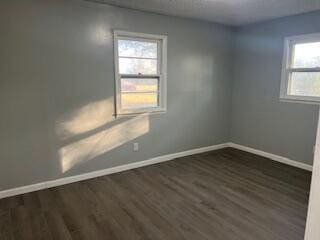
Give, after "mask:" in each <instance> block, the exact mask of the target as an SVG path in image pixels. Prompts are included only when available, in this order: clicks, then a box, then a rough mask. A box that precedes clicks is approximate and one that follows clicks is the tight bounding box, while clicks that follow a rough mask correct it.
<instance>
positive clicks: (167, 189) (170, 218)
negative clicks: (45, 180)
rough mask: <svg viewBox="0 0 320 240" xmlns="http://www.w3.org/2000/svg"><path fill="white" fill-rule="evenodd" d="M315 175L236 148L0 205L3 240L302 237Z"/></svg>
mask: <svg viewBox="0 0 320 240" xmlns="http://www.w3.org/2000/svg"><path fill="white" fill-rule="evenodd" d="M310 180H311V174H310V173H309V172H307V171H304V170H301V169H297V168H294V167H290V166H287V165H284V164H280V163H277V162H274V161H270V160H269V159H266V158H264V157H260V156H256V155H253V154H250V153H246V152H243V151H240V150H235V149H231V148H228V149H223V150H218V151H214V152H209V153H202V154H198V155H194V156H188V157H183V158H179V159H175V160H174V161H170V162H165V163H161V164H157V165H152V166H147V167H143V168H139V169H134V170H130V171H126V172H122V173H117V174H113V175H109V176H104V177H100V178H96V179H92V180H87V181H83V182H78V183H74V184H69V185H65V186H61V187H56V188H52V189H46V190H42V191H38V192H33V193H28V194H24V195H20V196H15V197H11V198H7V199H2V200H0V239H1V240H2V239H3V240H25V239H26V240H28V239H32V240H37V239H41V240H42V239H46V240H60V239H63V240H87V239H88V240H93V239H95V240H100V239H101V240H128V239H129V240H212V239H215V240H303V235H304V228H305V222H306V213H307V207H308V197H309V187H310Z"/></svg>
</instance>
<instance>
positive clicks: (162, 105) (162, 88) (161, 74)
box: [113, 30, 167, 116]
mask: <svg viewBox="0 0 320 240" xmlns="http://www.w3.org/2000/svg"><path fill="white" fill-rule="evenodd" d="M113 33H114V66H115V86H116V99H115V101H116V116H120V115H136V114H141V113H164V112H166V111H167V36H165V35H155V34H146V33H138V32H128V31H121V30H114V31H113ZM119 39H131V40H137V41H139V40H140V41H143V40H145V41H148V42H150V41H151V42H157V43H158V56H157V57H158V73H157V74H152V75H147V74H143V75H137V74H120V73H119V55H118V40H119ZM124 77H129V78H143V77H144V78H148V77H151V78H158V79H159V100H158V101H159V106H158V107H154V108H139V109H122V108H121V78H124Z"/></svg>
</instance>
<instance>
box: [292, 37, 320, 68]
mask: <svg viewBox="0 0 320 240" xmlns="http://www.w3.org/2000/svg"><path fill="white" fill-rule="evenodd" d="M293 52H294V55H293V67H294V68H314V67H320V42H313V43H302V44H295V45H294V50H293Z"/></svg>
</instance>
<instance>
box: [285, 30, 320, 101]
mask: <svg viewBox="0 0 320 240" xmlns="http://www.w3.org/2000/svg"><path fill="white" fill-rule="evenodd" d="M311 42H320V33H315V34H305V35H299V36H291V37H286V38H285V40H284V51H283V61H282V75H281V86H280V100H281V101H284V102H287V101H288V102H296V103H306V104H317V105H318V104H320V97H311V96H297V95H289V94H288V89H289V88H288V85H289V84H290V72H291V71H292V68H290V67H291V62H292V60H293V56H292V47H293V46H294V44H297V43H311ZM295 70H296V71H301V72H311V71H315V72H320V68H300V69H295Z"/></svg>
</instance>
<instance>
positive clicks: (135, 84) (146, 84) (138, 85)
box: [121, 78, 158, 92]
mask: <svg viewBox="0 0 320 240" xmlns="http://www.w3.org/2000/svg"><path fill="white" fill-rule="evenodd" d="M157 91H158V79H157V78H122V79H121V92H157Z"/></svg>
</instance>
